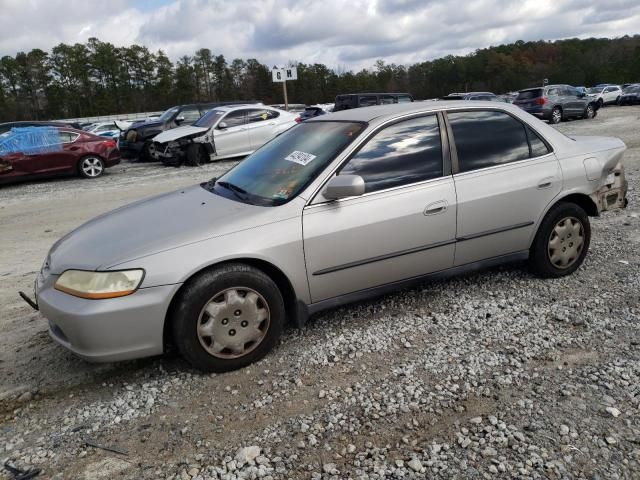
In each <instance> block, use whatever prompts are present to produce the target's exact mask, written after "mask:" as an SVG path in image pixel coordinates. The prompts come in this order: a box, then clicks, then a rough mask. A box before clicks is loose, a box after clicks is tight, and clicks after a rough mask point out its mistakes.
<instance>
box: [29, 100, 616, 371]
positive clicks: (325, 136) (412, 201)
mask: <svg viewBox="0 0 640 480" xmlns="http://www.w3.org/2000/svg"><path fill="white" fill-rule="evenodd" d="M624 151H625V145H624V143H622V141H620V140H618V139H616V138H605V137H575V138H568V137H566V136H564V135H563V134H561V133H559V132H557V131H556V130H555V129H554V128H552V127H550V126H548V125H546V124H544V123H542V122H540V121H539V120H536V119H535V118H534V117H532V116H531V115H529V114H527V113H525V112H524V111H522V110H520V109H519V108H517V107H514V106H512V105H510V104H506V103H496V102H466V101H447V102H427V103H409V104H404V105H400V104H396V105H386V106H376V107H370V108H358V109H354V110H348V111H344V112H340V113H334V114H329V115H323V116H322V117H318V118H314V119H311V120H308V121H306V122H304V123H300V124H298V125H297V126H295V127H293V128H292V129H290V130H288V131H287V132H285V133H283V134H282V135H280V136H278V137H276V138H274V139H273V140H271V141H270V142H269V143H267V144H266V145H264V146H263V147H261V148H260V149H258V150H257V151H256V152H255V153H253V154H252V155H250V156H249V157H247V158H246V159H245V160H244V161H242V162H241V163H239V164H238V165H237V166H236V167H234V168H233V169H231V170H230V171H228V172H227V173H226V174H225V175H223V176H222V177H221V178H219V179H217V180H216V179H213V180H211V181H208V182H205V183H202V184H201V185H194V186H193V187H191V188H185V189H181V190H178V191H175V192H172V193H166V194H164V195H160V196H158V197H156V198H153V199H146V200H141V201H139V202H137V203H134V204H132V205H129V206H126V207H123V208H120V209H118V210H115V211H113V212H111V213H109V214H106V215H102V216H100V217H98V218H96V219H94V220H92V221H90V222H88V223H86V224H85V225H83V226H81V227H80V228H78V229H77V230H75V231H74V232H72V233H70V234H69V235H67V236H66V237H64V238H62V239H61V240H59V241H58V242H56V244H55V245H54V246H53V247H52V248H51V251H50V252H49V254H48V256H47V259H46V261H45V264H44V266H43V268H42V271H41V272H40V274H39V275H38V278H37V285H36V297H37V303H38V305H39V308H40V310H41V312H42V314H43V315H44V316H45V317H46V318H48V319H49V326H50V332H51V336H52V337H53V338H54V339H55V340H57V341H58V342H60V343H61V344H62V345H64V346H65V347H67V348H69V349H70V350H72V351H73V352H75V353H77V354H78V355H80V356H82V357H84V358H87V359H90V360H95V361H112V360H124V359H129V358H135V357H142V356H148V355H157V354H160V353H162V352H163V351H164V350H165V348H166V347H167V345H168V344H174V345H176V346H177V348H178V350H179V351H180V352H181V353H182V355H184V356H185V357H186V358H187V359H188V360H189V361H190V362H191V363H192V364H193V365H194V366H196V367H198V368H200V369H202V370H207V371H217V372H220V371H226V370H231V369H235V368H239V367H242V366H245V365H247V364H249V363H251V362H254V361H256V360H258V359H260V358H261V357H263V356H264V355H266V354H267V352H268V351H269V350H271V349H272V348H273V347H274V346H275V345H276V344H277V342H278V338H279V336H280V333H281V331H282V328H283V326H284V325H285V323H286V322H287V321H289V322H292V323H294V324H297V325H302V324H304V322H305V320H306V319H307V317H308V316H309V315H312V314H314V313H316V312H318V311H320V310H323V309H326V308H332V307H335V306H337V305H341V304H344V303H346V302H353V301H358V300H362V299H364V298H368V297H371V296H374V295H379V294H381V293H384V292H387V291H389V290H392V289H396V288H399V287H404V286H407V285H410V284H412V283H415V282H417V281H424V280H425V279H429V278H441V277H443V276H446V275H452V274H456V273H459V272H463V271H466V270H469V269H476V268H479V267H486V266H490V265H496V264H498V263H502V262H506V261H511V260H516V259H526V258H528V259H529V264H530V265H531V268H532V270H533V271H534V272H535V273H536V274H537V275H540V276H543V277H561V276H563V275H568V274H570V273H572V272H573V271H575V270H576V269H577V268H578V267H579V266H580V265H581V264H582V261H583V260H584V258H585V255H586V254H587V250H588V248H589V241H590V238H591V229H590V227H589V218H588V217H589V216H596V215H598V214H599V213H600V212H601V211H603V210H608V209H612V208H620V207H623V206H624V205H625V194H626V188H627V185H626V181H625V178H624V170H623V167H622V157H623V154H624Z"/></svg>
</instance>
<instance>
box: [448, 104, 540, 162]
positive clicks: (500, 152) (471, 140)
mask: <svg viewBox="0 0 640 480" xmlns="http://www.w3.org/2000/svg"><path fill="white" fill-rule="evenodd" d="M447 116H448V118H449V123H450V124H451V129H452V130H453V137H454V139H455V145H456V151H457V153H458V164H459V168H460V172H469V171H471V170H478V169H480V168H487V167H493V166H495V165H502V164H505V163H510V162H516V161H518V160H524V159H526V158H529V142H528V141H527V134H526V132H525V128H524V125H523V124H522V123H520V122H519V121H518V120H516V119H515V118H513V117H511V116H510V115H507V114H506V113H503V112H496V111H472V112H453V113H448V114H447Z"/></svg>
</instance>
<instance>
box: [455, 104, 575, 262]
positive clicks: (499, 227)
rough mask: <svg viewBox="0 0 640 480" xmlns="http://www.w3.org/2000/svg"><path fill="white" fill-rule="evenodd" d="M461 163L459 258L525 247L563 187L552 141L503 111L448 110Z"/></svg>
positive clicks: (470, 259)
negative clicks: (547, 208) (548, 140)
mask: <svg viewBox="0 0 640 480" xmlns="http://www.w3.org/2000/svg"><path fill="white" fill-rule="evenodd" d="M447 117H448V120H449V123H450V125H451V131H452V136H453V142H454V145H455V151H456V157H457V164H458V165H457V166H456V165H455V162H454V176H453V178H454V180H455V186H456V191H457V195H458V229H457V245H456V254H455V264H456V265H464V264H467V263H472V262H475V261H479V260H486V259H489V258H492V257H497V256H500V255H505V254H509V253H515V252H519V251H523V250H527V249H528V248H529V245H530V241H531V238H532V236H533V234H534V229H535V227H536V225H537V223H538V220H539V218H540V216H541V214H542V212H543V211H544V210H545V208H546V206H547V205H548V204H549V202H551V200H552V199H553V198H554V197H555V196H556V195H557V194H558V193H559V192H560V188H561V186H562V173H561V170H560V165H559V163H558V160H557V159H556V156H555V155H554V154H553V153H552V151H551V149H550V147H549V146H548V145H547V144H545V143H544V142H543V141H542V139H541V138H540V137H539V136H538V135H537V134H536V133H535V132H534V131H533V130H532V129H531V128H530V127H528V126H525V125H524V124H523V123H522V122H520V121H519V120H517V119H516V118H514V117H512V116H510V115H508V114H507V113H504V112H499V111H495V110H473V111H458V112H448V113H447Z"/></svg>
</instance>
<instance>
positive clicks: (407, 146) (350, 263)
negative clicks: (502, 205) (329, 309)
mask: <svg viewBox="0 0 640 480" xmlns="http://www.w3.org/2000/svg"><path fill="white" fill-rule="evenodd" d="M443 159H444V156H443V148H442V143H441V136H440V128H439V122H438V118H437V116H436V115H427V116H421V117H418V118H413V119H409V120H403V121H400V122H396V123H394V124H392V125H390V126H387V127H385V128H383V129H381V130H379V131H378V132H377V133H376V134H375V135H374V136H373V137H371V138H370V139H369V140H368V141H367V142H366V144H365V145H364V146H363V147H362V148H360V149H359V150H358V151H357V152H356V153H355V154H354V155H353V156H352V157H351V158H350V159H349V160H348V161H347V162H346V164H344V165H343V166H342V167H341V168H340V169H339V170H338V172H337V174H338V175H341V174H345V175H360V176H361V177H362V178H363V179H364V181H365V185H366V189H365V194H364V195H362V196H359V197H350V198H345V199H342V200H338V201H327V200H325V199H324V198H323V197H322V196H321V195H320V196H319V197H320V198H316V199H315V200H314V202H312V204H311V205H309V206H307V207H306V208H305V210H304V212H303V232H304V251H305V259H306V265H307V275H308V278H309V287H310V291H311V298H312V301H313V302H318V301H321V300H326V299H329V298H332V297H336V296H339V295H343V294H346V293H351V292H356V291H359V290H364V289H368V288H371V287H376V286H380V285H384V284H388V283H393V282H396V281H400V280H404V279H408V278H412V277H416V276H420V275H424V274H426V273H430V272H434V271H438V270H443V269H446V268H449V267H451V266H452V264H453V254H454V243H455V233H456V232H455V229H456V194H455V188H454V183H453V179H452V177H451V175H448V174H446V172H447V171H448V167H447V164H445V162H444V160H443ZM447 162H448V160H447Z"/></svg>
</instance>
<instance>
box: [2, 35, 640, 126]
mask: <svg viewBox="0 0 640 480" xmlns="http://www.w3.org/2000/svg"><path fill="white" fill-rule="evenodd" d="M290 64H291V65H295V66H297V69H298V80H297V81H292V82H288V83H287V89H288V94H289V95H288V96H289V101H290V102H291V103H305V104H312V103H323V102H332V101H333V100H334V98H335V96H336V95H337V94H339V93H349V92H366V91H369V92H371V91H388V92H391V91H395V92H409V93H411V94H412V95H413V96H414V97H415V98H417V99H423V98H433V97H438V96H442V95H446V94H447V93H450V92H454V91H455V92H459V91H478V90H488V91H493V92H494V93H503V92H507V91H513V90H518V89H522V88H527V87H531V86H536V85H540V84H541V83H542V81H543V79H548V80H549V81H550V82H551V83H568V84H572V85H587V86H588V85H594V84H597V83H627V82H633V81H640V35H634V36H624V37H621V38H616V39H606V38H589V39H585V40H580V39H568V40H559V41H554V42H548V41H536V42H524V41H521V40H519V41H517V42H515V43H511V44H508V45H500V46H496V47H490V48H483V49H479V50H476V51H475V52H473V53H471V54H469V55H465V56H453V55H449V56H446V57H443V58H438V59H435V60H429V61H425V62H421V63H416V64H413V65H410V66H405V65H396V64H395V63H391V64H389V63H386V62H384V61H383V60H378V61H377V62H376V63H375V65H373V66H372V67H371V68H365V69H362V70H360V71H358V72H353V71H348V70H339V71H336V70H333V69H331V68H328V67H327V66H326V65H323V64H319V63H314V64H305V63H298V62H290ZM228 100H262V101H263V102H265V103H283V98H282V86H281V84H277V83H275V84H274V83H273V82H272V80H271V67H270V66H268V65H265V64H263V63H261V62H260V61H259V60H257V59H255V58H250V59H248V60H243V59H239V58H236V59H234V60H232V61H230V62H229V61H228V60H227V59H226V58H225V57H224V55H222V54H219V55H215V54H214V53H212V52H211V50H210V49H208V48H201V49H199V50H198V51H196V52H195V53H194V55H193V56H188V55H185V56H183V57H181V58H179V59H177V60H176V61H175V62H172V61H171V60H170V59H169V57H168V56H167V55H166V54H165V53H164V52H163V51H162V50H158V51H157V52H152V51H150V50H149V49H148V48H147V47H144V46H141V45H131V46H128V47H116V46H114V45H113V44H111V43H108V42H102V41H100V40H98V39H97V38H91V39H89V40H88V41H87V42H86V43H76V44H74V45H67V44H64V43H61V44H59V45H57V46H55V47H53V48H52V50H51V51H50V52H45V51H43V50H40V49H33V50H31V51H30V52H19V53H17V54H16V55H15V56H10V55H6V56H3V57H2V58H1V59H0V121H10V120H34V119H54V118H58V119H60V118H75V117H86V116H94V115H107V114H118V113H133V112H145V111H156V110H164V109H166V108H168V107H170V106H172V105H177V104H181V103H191V102H204V101H228Z"/></svg>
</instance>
